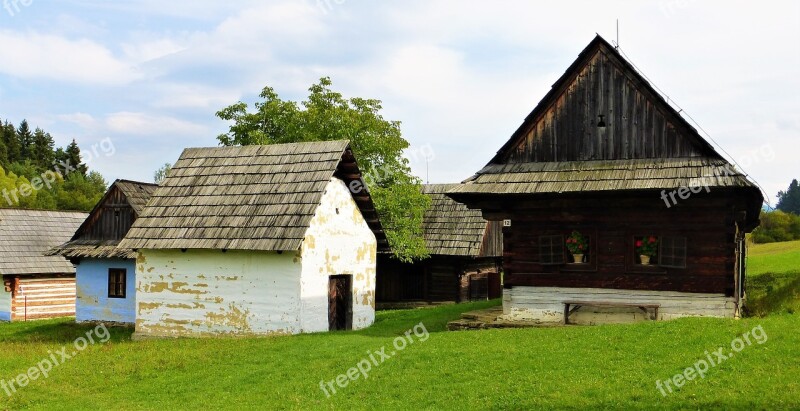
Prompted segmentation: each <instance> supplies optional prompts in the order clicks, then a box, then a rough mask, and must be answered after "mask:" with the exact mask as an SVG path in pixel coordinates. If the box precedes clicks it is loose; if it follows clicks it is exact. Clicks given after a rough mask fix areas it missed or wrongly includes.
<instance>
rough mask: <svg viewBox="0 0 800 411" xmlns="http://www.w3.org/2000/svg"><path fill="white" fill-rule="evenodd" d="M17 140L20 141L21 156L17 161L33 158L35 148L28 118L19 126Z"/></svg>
mask: <svg viewBox="0 0 800 411" xmlns="http://www.w3.org/2000/svg"><path fill="white" fill-rule="evenodd" d="M17 141H19V153H20V158H19V160H17V161H24V160H29V159H31V154H32V153H31V151H32V149H33V133H31V128H30V126H28V120H22V122H21V123H19V127H17Z"/></svg>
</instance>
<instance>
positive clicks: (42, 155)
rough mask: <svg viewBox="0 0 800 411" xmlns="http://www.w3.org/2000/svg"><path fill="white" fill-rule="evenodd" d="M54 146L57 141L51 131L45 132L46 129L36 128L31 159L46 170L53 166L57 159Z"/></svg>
mask: <svg viewBox="0 0 800 411" xmlns="http://www.w3.org/2000/svg"><path fill="white" fill-rule="evenodd" d="M53 147H55V142H54V141H53V137H52V136H51V135H50V133H45V132H44V130H42V129H40V128H36V131H34V132H33V150H32V153H31V154H32V155H31V160H32V161H33V162H34V164H36V166H37V167H39V169H40V170H42V171H44V170H48V169H51V168H52V167H53V162H54V161H55V153H54V152H53Z"/></svg>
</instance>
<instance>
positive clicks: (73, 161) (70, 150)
mask: <svg viewBox="0 0 800 411" xmlns="http://www.w3.org/2000/svg"><path fill="white" fill-rule="evenodd" d="M64 151H65V153H66V154H67V162H68V164H69V166H70V167H72V168H74V171H75V172H79V173H81V175H83V176H84V177H86V172H87V171H88V168H87V167H86V164H83V163H82V162H81V161H82V160H81V149H80V147H78V143H76V142H75V139H74V138H73V139H72V142H71V143H69V145H67V149H66V150H64Z"/></svg>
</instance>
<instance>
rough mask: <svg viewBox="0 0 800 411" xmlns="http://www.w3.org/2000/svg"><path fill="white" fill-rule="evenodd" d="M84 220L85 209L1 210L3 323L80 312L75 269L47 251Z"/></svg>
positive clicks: (0, 313)
mask: <svg viewBox="0 0 800 411" xmlns="http://www.w3.org/2000/svg"><path fill="white" fill-rule="evenodd" d="M84 219H86V213H80V212H71V211H43V210H23V209H0V277H2V279H3V288H2V289H0V321H27V320H36V319H43V318H55V317H69V316H73V315H75V267H73V266H72V264H71V263H70V262H69V261H67V260H65V259H63V258H61V257H58V256H45V255H44V253H45V252H46V251H47V250H49V249H50V248H51V247H53V246H56V245H58V244H61V243H62V242H64V241H67V240H69V237H70V236H71V235H72V233H74V232H75V229H77V228H78V226H79V225H80V224H81V223H82V222H83V220H84Z"/></svg>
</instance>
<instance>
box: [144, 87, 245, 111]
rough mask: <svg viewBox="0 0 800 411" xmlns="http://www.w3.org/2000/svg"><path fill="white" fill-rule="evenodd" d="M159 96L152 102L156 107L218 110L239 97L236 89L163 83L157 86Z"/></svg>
mask: <svg viewBox="0 0 800 411" xmlns="http://www.w3.org/2000/svg"><path fill="white" fill-rule="evenodd" d="M159 91H160V93H161V96H160V97H158V98H157V99H156V100H155V101H154V102H153V103H152V105H153V107H156V108H166V109H170V108H181V109H187V108H198V109H213V110H219V109H221V108H223V107H226V106H228V105H230V104H233V103H235V102H237V101H239V99H240V98H241V95H240V93H239V92H237V91H236V90H231V89H228V88H219V87H209V86H204V85H199V84H198V85H195V84H165V85H164V86H162V87H159Z"/></svg>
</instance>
